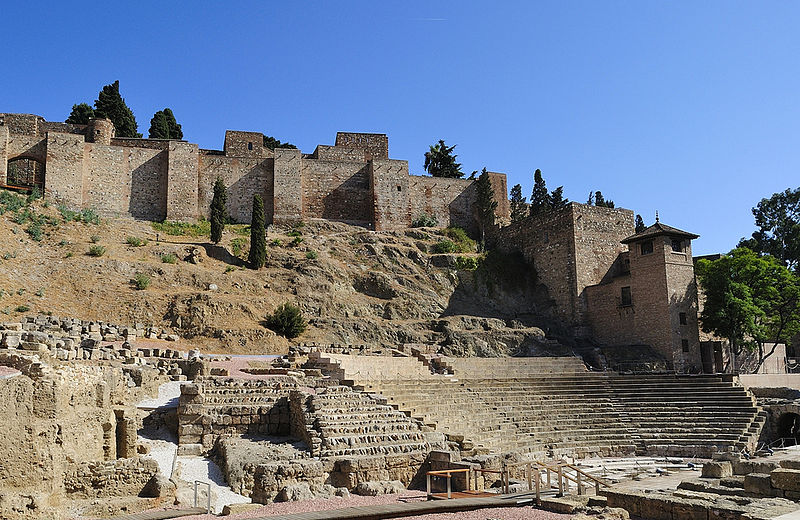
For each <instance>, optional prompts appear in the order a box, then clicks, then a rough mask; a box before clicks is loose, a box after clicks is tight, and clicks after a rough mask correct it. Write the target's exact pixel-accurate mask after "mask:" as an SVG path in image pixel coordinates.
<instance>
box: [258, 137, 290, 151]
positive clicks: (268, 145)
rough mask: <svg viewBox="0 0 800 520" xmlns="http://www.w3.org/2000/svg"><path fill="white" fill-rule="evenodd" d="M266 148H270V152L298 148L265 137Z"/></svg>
mask: <svg viewBox="0 0 800 520" xmlns="http://www.w3.org/2000/svg"><path fill="white" fill-rule="evenodd" d="M264 148H269V149H270V150H274V149H275V148H295V149H296V148H297V147H296V146H295V145H293V144H292V143H282V142H281V141H280V139H275V138H274V137H272V136H269V135H265V136H264Z"/></svg>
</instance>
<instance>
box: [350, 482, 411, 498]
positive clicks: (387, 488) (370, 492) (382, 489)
mask: <svg viewBox="0 0 800 520" xmlns="http://www.w3.org/2000/svg"><path fill="white" fill-rule="evenodd" d="M405 489H406V488H405V486H403V483H402V482H400V481H399V480H391V481H388V480H384V481H377V482H359V484H358V485H357V486H356V488H355V489H354V490H353V493H355V494H356V495H361V496H367V497H374V496H378V495H390V494H393V493H402V492H403V491H405Z"/></svg>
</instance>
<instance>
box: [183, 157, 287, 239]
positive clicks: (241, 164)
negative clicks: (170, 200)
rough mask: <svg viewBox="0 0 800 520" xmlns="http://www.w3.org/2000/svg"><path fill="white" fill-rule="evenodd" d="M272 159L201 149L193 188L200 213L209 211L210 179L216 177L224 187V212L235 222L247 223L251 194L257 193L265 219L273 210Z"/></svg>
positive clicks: (212, 181) (211, 194) (213, 179)
mask: <svg viewBox="0 0 800 520" xmlns="http://www.w3.org/2000/svg"><path fill="white" fill-rule="evenodd" d="M273 162H274V161H273V159H272V158H266V159H264V158H255V157H226V156H224V155H216V154H209V153H201V154H200V165H199V176H200V181H199V183H198V192H197V193H198V209H199V211H200V214H201V215H203V216H205V217H209V216H210V215H211V199H213V198H214V183H215V182H216V180H217V177H220V178H221V179H222V182H224V183H225V187H226V189H227V195H228V202H227V208H228V214H229V215H230V217H231V218H232V219H233V220H234V221H235V222H239V223H243V224H249V223H250V220H251V217H252V212H253V196H254V195H261V197H262V198H263V199H264V214H265V215H267V218H268V220H269V219H270V218H271V216H272V212H273V205H272V197H273V182H274V179H273V173H272V170H273V166H274V165H273Z"/></svg>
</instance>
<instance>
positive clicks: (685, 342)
mask: <svg viewBox="0 0 800 520" xmlns="http://www.w3.org/2000/svg"><path fill="white" fill-rule="evenodd" d="M681 349H682V350H683V351H684V352H689V340H688V339H682V340H681Z"/></svg>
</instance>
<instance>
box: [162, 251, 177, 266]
mask: <svg viewBox="0 0 800 520" xmlns="http://www.w3.org/2000/svg"><path fill="white" fill-rule="evenodd" d="M161 262H162V263H164V264H174V263H177V262H178V255H176V254H175V253H169V254H166V255H161Z"/></svg>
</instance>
